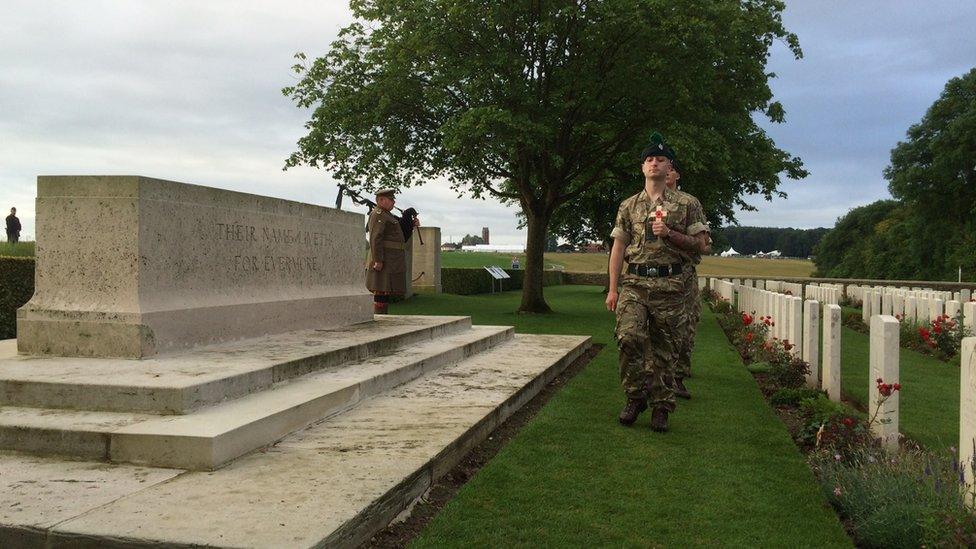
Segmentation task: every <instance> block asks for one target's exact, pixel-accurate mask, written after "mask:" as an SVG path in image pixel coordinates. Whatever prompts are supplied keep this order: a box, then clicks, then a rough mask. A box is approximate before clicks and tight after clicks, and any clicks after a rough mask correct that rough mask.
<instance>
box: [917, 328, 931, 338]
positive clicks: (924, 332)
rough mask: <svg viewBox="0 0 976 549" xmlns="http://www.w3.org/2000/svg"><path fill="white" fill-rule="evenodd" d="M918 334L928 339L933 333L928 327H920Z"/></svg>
mask: <svg viewBox="0 0 976 549" xmlns="http://www.w3.org/2000/svg"><path fill="white" fill-rule="evenodd" d="M918 335H920V336H922V339H923V340H925V341H928V340H929V337H930V336H931V335H932V333H931V332H929V330H928V328H919V329H918Z"/></svg>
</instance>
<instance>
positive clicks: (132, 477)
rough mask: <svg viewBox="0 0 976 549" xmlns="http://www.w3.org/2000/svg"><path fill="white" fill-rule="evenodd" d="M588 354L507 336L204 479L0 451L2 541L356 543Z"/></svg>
mask: <svg viewBox="0 0 976 549" xmlns="http://www.w3.org/2000/svg"><path fill="white" fill-rule="evenodd" d="M588 346H589V338H588V337H580V336H543V335H525V334H519V335H516V336H515V338H514V339H513V340H512V341H509V342H506V343H503V344H501V345H498V346H496V347H494V348H492V349H491V350H489V351H487V352H485V353H481V354H478V355H475V356H473V357H470V358H469V359H467V360H464V361H462V362H460V363H458V364H456V365H452V366H448V367H445V368H442V369H439V370H437V371H436V372H433V373H431V374H428V375H425V376H423V377H421V378H419V379H416V380H413V381H411V382H409V383H406V384H404V385H401V386H400V387H398V388H396V389H394V390H392V391H389V392H386V393H383V394H381V395H378V396H376V397H373V398H370V399H368V400H366V401H364V402H362V404H360V405H359V406H356V407H355V408H353V409H351V410H349V411H347V412H346V413H343V414H341V415H338V416H335V417H333V418H331V419H329V420H327V421H324V422H321V423H318V424H315V425H312V426H310V427H308V428H307V429H304V430H302V431H299V432H296V433H293V434H292V435H290V436H288V437H286V438H285V439H283V440H281V441H280V442H279V443H278V444H275V445H274V446H272V447H270V448H268V449H267V450H265V451H261V452H254V453H251V454H249V455H247V456H244V457H242V458H241V459H238V460H235V461H234V462H232V463H230V464H228V465H227V466H226V467H223V468H221V469H219V470H217V471H213V472H188V473H183V474H175V473H174V472H173V471H172V470H168V469H146V468H134V467H132V466H129V465H102V464H93V465H95V467H92V466H86V464H83V463H80V462H60V463H59V462H54V461H52V460H46V459H44V458H35V457H33V456H23V455H20V456H18V455H9V454H8V455H2V454H0V469H2V470H4V471H5V474H4V476H3V477H0V545H3V543H4V542H5V541H6V542H7V543H8V544H11V545H16V546H18V547H60V546H62V545H67V544H75V545H72V546H92V547H101V546H111V547H130V546H139V547H143V546H146V547H148V546H167V547H169V546H177V547H200V546H207V547H338V548H343V547H356V546H358V545H359V544H360V543H361V542H363V541H366V540H368V539H369V537H370V536H371V535H373V534H374V533H375V532H376V531H377V530H378V529H380V528H383V527H384V526H385V525H386V524H388V523H389V522H390V521H391V520H392V519H393V518H395V517H396V516H397V515H398V514H400V513H401V512H402V511H403V510H404V509H406V508H407V507H408V506H409V505H411V504H412V502H413V501H415V500H416V499H417V498H418V497H419V496H421V495H422V494H423V493H424V492H425V491H426V490H427V489H429V488H430V486H431V484H432V483H433V482H434V481H435V480H436V479H438V478H439V477H440V476H442V475H443V474H444V473H445V472H447V471H449V470H450V469H451V468H452V467H453V466H454V465H455V464H456V463H457V462H458V460H460V459H461V458H462V457H463V456H464V455H465V454H466V453H467V452H468V451H469V450H470V449H471V448H472V447H474V446H475V445H477V444H478V443H480V442H481V441H482V440H484V439H485V438H487V437H488V436H489V435H490V434H491V432H492V431H493V430H494V429H495V427H497V426H498V425H499V424H500V423H502V422H503V421H505V419H507V418H508V417H509V416H510V415H511V414H512V413H513V412H514V411H515V410H517V409H518V408H520V407H521V406H522V405H523V404H524V403H525V402H527V401H529V400H530V399H531V398H532V397H534V396H535V395H536V394H537V393H538V391H539V390H540V389H541V388H542V387H544V386H545V384H546V383H548V382H549V381H551V380H552V379H553V378H554V377H555V376H556V375H558V374H559V373H560V372H561V371H562V370H563V369H564V368H565V367H566V366H567V365H568V364H570V363H571V362H572V361H573V360H575V359H576V358H577V357H578V356H579V355H580V354H581V353H582V352H583V351H584V350H585V349H586V348H587V347H588ZM140 479H141V480H140ZM28 483H29V484H28ZM92 484H95V485H97V487H98V488H99V489H98V490H91V489H87V490H86V489H84V488H89V487H91V485H92ZM25 487H30V488H25ZM14 509H16V510H18V512H14V511H13V510H14ZM85 544H87V545H85Z"/></svg>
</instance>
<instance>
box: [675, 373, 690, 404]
mask: <svg viewBox="0 0 976 549" xmlns="http://www.w3.org/2000/svg"><path fill="white" fill-rule="evenodd" d="M674 396H676V397H678V398H683V399H685V400H691V393H690V392H688V388H687V387H685V380H684V378H682V377H676V378H674Z"/></svg>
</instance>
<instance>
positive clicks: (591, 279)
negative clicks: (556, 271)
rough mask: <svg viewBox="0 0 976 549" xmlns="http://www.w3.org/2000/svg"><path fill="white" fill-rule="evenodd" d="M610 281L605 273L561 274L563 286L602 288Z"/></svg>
mask: <svg viewBox="0 0 976 549" xmlns="http://www.w3.org/2000/svg"><path fill="white" fill-rule="evenodd" d="M609 281H610V276H609V275H607V273H570V272H564V273H563V284H582V285H585V286H603V287H604V288H605V287H606V286H607V284H608V283H609Z"/></svg>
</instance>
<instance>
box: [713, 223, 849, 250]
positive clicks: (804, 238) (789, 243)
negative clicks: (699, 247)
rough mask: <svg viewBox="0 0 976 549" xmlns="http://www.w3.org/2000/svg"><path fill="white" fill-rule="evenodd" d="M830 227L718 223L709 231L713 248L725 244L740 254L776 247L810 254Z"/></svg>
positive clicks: (722, 246)
mask: <svg viewBox="0 0 976 549" xmlns="http://www.w3.org/2000/svg"><path fill="white" fill-rule="evenodd" d="M828 231H830V229H826V228H823V227H820V228H817V229H791V228H779V227H734V226H733V227H722V228H721V229H719V230H718V231H716V233H715V234H713V235H712V240H713V241H714V244H713V246H712V249H713V251H715V252H724V251H725V250H727V249H729V246H731V247H733V248H735V251H737V252H739V253H740V254H746V255H751V254H754V253H758V252H771V251H773V250H779V252H780V253H782V254H783V255H784V256H786V257H810V256H811V255H813V248H814V247H815V246H816V245H817V244H818V243H819V242H820V239H821V238H823V236H824V235H825V234H827V232H828Z"/></svg>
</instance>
